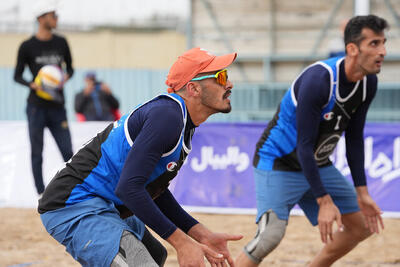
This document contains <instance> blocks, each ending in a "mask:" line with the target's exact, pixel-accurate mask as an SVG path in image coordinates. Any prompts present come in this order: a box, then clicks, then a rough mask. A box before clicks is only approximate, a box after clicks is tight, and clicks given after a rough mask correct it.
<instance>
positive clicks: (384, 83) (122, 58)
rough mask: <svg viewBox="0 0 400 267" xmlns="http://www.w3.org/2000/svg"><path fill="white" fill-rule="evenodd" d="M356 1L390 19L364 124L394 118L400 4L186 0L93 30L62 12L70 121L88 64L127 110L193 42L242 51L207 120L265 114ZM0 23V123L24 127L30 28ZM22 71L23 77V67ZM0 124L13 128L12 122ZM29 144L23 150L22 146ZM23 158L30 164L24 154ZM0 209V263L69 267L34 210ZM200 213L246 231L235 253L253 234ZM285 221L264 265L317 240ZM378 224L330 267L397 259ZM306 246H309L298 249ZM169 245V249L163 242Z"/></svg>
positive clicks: (303, 257) (300, 223)
mask: <svg viewBox="0 0 400 267" xmlns="http://www.w3.org/2000/svg"><path fill="white" fill-rule="evenodd" d="M358 5H361V6H358ZM363 8H364V9H365V8H367V9H368V8H369V10H370V13H373V14H376V15H379V16H382V17H384V18H385V19H387V20H388V22H389V23H390V25H391V29H390V31H389V32H388V34H387V38H388V43H387V50H388V55H387V57H386V60H385V63H384V64H383V68H382V72H381V73H380V74H379V81H380V83H379V91H378V94H377V97H376V99H375V100H374V102H373V105H372V108H371V110H370V112H369V114H368V121H369V122H372V121H380V122H381V121H385V122H388V123H393V125H396V122H398V121H399V120H400V83H399V75H398V71H399V66H400V45H399V44H400V19H399V18H400V17H399V15H398V14H399V12H400V2H399V1H393V0H392V1H390V0H370V1H352V0H304V1H296V2H294V1H290V0H279V1H278V0H268V1H265V0H249V1H239V0H233V1H229V2H227V1H223V0H191V1H189V9H190V11H189V17H187V18H186V17H185V18H181V17H175V16H154V17H151V18H149V19H148V20H146V21H135V20H132V22H131V23H129V24H127V25H117V26H116V25H112V24H107V25H94V26H91V27H80V25H79V24H71V23H69V24H67V23H63V19H62V12H59V13H60V20H59V26H58V32H60V33H61V34H63V35H64V36H66V38H67V40H68V42H69V45H70V48H71V52H72V56H73V60H74V61H73V64H74V68H75V74H74V76H73V78H72V79H71V80H70V81H69V82H68V83H67V85H66V87H65V93H66V108H67V111H68V118H69V120H70V122H71V124H73V125H74V126H76V127H79V125H78V124H77V123H75V114H74V112H73V98H74V95H75V93H77V92H78V91H79V90H80V89H81V88H82V85H83V77H84V73H85V72H86V71H87V70H89V69H90V70H96V71H97V74H98V77H99V78H100V79H101V80H103V81H105V82H106V83H108V84H109V85H110V86H111V88H112V90H113V93H114V94H115V95H116V96H117V97H118V98H119V100H120V103H121V108H120V109H121V111H122V112H128V111H130V110H131V108H132V107H134V106H136V105H137V104H139V103H141V102H142V101H144V100H146V99H148V98H150V97H152V96H154V95H155V94H158V93H163V92H165V89H166V86H165V85H164V81H165V77H166V75H167V72H168V68H169V67H170V65H171V64H172V63H173V61H174V60H175V59H176V57H177V56H178V55H179V54H181V53H182V52H183V51H184V50H185V49H186V48H188V47H193V46H200V47H204V48H207V49H209V50H211V51H212V52H214V53H216V54H223V53H227V52H231V51H236V52H238V55H239V56H238V59H237V63H235V64H234V65H233V66H232V68H230V72H229V75H230V79H231V80H232V81H233V82H234V84H235V88H234V93H233V94H232V105H233V111H232V112H231V113H230V114H228V115H226V114H224V115H215V116H212V117H211V118H210V121H213V122H216V121H218V122H254V121H268V120H269V119H271V117H272V115H273V113H274V112H275V109H276V105H277V103H278V102H279V100H280V98H281V96H282V95H283V93H284V92H285V90H286V89H287V87H288V86H289V83H290V82H291V81H292V79H293V78H294V77H295V76H297V74H298V73H299V72H300V71H301V69H302V68H303V67H304V66H305V65H306V64H308V63H311V62H313V61H315V60H318V59H323V58H325V57H326V56H327V55H328V52H329V43H330V41H331V40H332V39H335V38H340V35H341V32H340V30H339V25H340V22H341V21H342V20H343V19H347V18H350V17H351V16H352V15H354V12H355V11H356V10H358V12H363V10H362V9H363ZM0 25H1V26H0V31H1V32H0V47H1V49H0V120H2V121H3V122H4V121H12V122H15V121H16V122H17V123H22V124H23V123H25V105H26V96H27V93H28V92H27V90H26V88H24V87H22V86H20V85H18V84H16V83H15V82H14V81H13V78H12V77H13V71H14V65H15V61H16V53H17V49H18V46H19V44H20V43H21V42H22V41H23V40H24V39H26V38H27V37H28V36H30V35H31V34H32V33H33V27H32V26H26V25H21V24H18V23H15V22H13V23H11V24H8V22H4V21H2V20H0ZM26 75H27V77H29V73H28V71H26ZM0 125H2V124H0ZM0 127H1V128H2V130H3V131H8V132H9V134H11V133H12V129H8V128H7V129H6V128H5V127H4V126H3V127H2V126H0ZM26 138H27V137H26ZM47 139H48V137H47ZM2 142H5V143H6V142H7V140H2ZM73 142H74V140H73ZM5 143H2V145H4V144H5ZM53 145H54V144H53ZM28 150H29V148H28V147H26V153H29V151H28ZM45 160H46V158H45ZM16 161H18V159H16ZM0 164H2V166H1V167H2V169H5V168H7V166H5V163H4V161H3V162H0ZM22 165H24V168H30V167H29V165H30V164H29V162H28V161H27V162H23V164H22ZM28 179H31V177H29V178H28ZM0 190H1V189H0ZM20 197H23V196H20ZM0 214H2V215H1V218H2V220H1V222H0V226H1V227H0V229H1V235H0V236H1V237H0V256H2V257H1V258H2V260H0V266H3V265H4V266H10V265H13V264H14V265H15V264H28V265H32V266H55V265H54V264H55V263H56V262H58V264H57V266H72V264H73V261H72V260H71V259H70V257H69V256H68V255H66V254H65V253H63V252H62V251H63V248H62V247H60V246H59V245H57V244H56V243H54V242H53V240H51V239H49V238H48V236H46V235H45V233H44V230H43V229H42V228H41V226H40V224H39V222H38V219H37V217H35V216H36V215H35V213H34V211H33V209H19V208H15V207H12V208H10V207H7V206H6V207H3V208H1V209H0ZM199 216H200V217H201V218H203V220H204V221H205V222H206V225H208V226H209V224H208V222H210V224H211V226H210V228H212V229H214V228H213V226H214V227H215V228H216V229H220V230H221V231H224V230H226V224H231V225H232V229H229V231H231V232H238V233H243V234H244V235H245V239H244V240H243V241H240V242H239V243H238V244H234V247H233V248H232V249H233V252H234V253H233V254H234V255H237V253H238V252H239V250H240V249H241V247H242V246H243V245H244V244H245V241H247V240H249V239H250V238H251V236H252V235H253V234H254V229H255V226H254V225H253V218H252V216H244V215H243V216H239V215H235V216H227V215H204V214H199ZM3 218H7V219H5V220H4V219H3ZM292 220H293V222H291V224H289V227H290V228H289V230H288V233H287V239H288V241H284V242H283V243H282V244H281V247H280V249H278V251H277V252H274V253H273V254H272V255H271V257H270V258H269V259H268V260H267V261H266V262H265V263H264V264H273V265H274V266H304V265H305V264H306V262H307V260H309V259H310V258H311V256H312V255H313V254H315V253H316V252H317V251H318V249H319V247H321V244H320V242H318V241H319V240H318V234H317V231H316V229H314V228H312V227H311V226H308V225H307V222H306V221H305V219H304V217H295V218H293V219H292ZM385 222H386V223H387V229H386V230H385V232H384V233H383V234H382V235H380V236H377V237H374V238H372V239H371V240H368V241H367V242H366V244H365V245H364V244H363V245H361V246H360V248H359V249H358V250H357V249H356V250H355V251H354V253H353V252H352V253H351V254H350V255H349V256H347V257H346V258H344V259H343V260H342V261H341V262H340V263H338V265H337V266H350V265H360V266H386V265H391V266H392V265H400V253H399V252H398V251H399V244H398V241H397V242H396V240H395V239H394V237H396V236H399V234H400V232H399V228H400V222H399V221H398V220H396V219H385ZM299 229H301V230H300V231H299ZM304 233H310V234H309V235H304ZM17 239H19V240H17ZM49 244H50V246H49ZM303 244H307V246H304V247H302V246H303ZM383 244H385V246H383ZM36 245H37V246H36ZM299 248H303V249H304V250H302V249H299ZM279 250H281V252H279ZM371 251H373V252H374V253H370V252H371ZM169 252H170V254H174V252H173V250H171V248H170V247H169ZM3 253H4V254H3ZM169 264H170V265H169V266H176V261H174V260H173V256H172V257H169ZM17 266H19V265H17ZM24 266H27V265H24Z"/></svg>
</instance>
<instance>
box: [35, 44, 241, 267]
mask: <svg viewBox="0 0 400 267" xmlns="http://www.w3.org/2000/svg"><path fill="white" fill-rule="evenodd" d="M235 58H236V53H233V54H228V55H223V56H215V55H212V54H210V53H209V52H207V51H206V50H203V49H200V48H193V49H191V50H189V51H187V52H185V53H184V54H183V55H182V56H180V57H179V58H178V59H177V61H176V62H175V63H174V64H173V66H172V67H171V69H170V72H169V74H168V78H167V81H166V84H167V85H168V86H169V88H168V92H169V94H163V95H159V96H157V97H155V98H153V99H151V100H149V101H148V102H146V103H144V104H142V105H140V106H139V107H136V108H135V109H134V110H133V111H132V112H131V113H129V114H127V115H124V116H123V117H122V118H121V119H120V120H118V121H116V122H114V123H113V124H110V125H109V126H108V127H107V128H106V129H105V130H104V131H102V132H101V133H99V134H97V136H96V137H94V138H93V139H91V140H90V141H89V142H88V143H87V144H86V145H85V146H84V147H83V148H82V149H81V150H80V151H78V153H77V154H75V155H74V156H73V157H72V159H71V160H70V161H69V162H68V163H67V165H66V167H65V168H63V169H62V170H60V171H59V172H58V173H57V174H56V176H55V177H54V178H53V180H52V181H51V182H50V184H49V185H48V187H47V188H46V190H45V192H44V195H43V198H42V199H40V200H39V207H38V211H39V213H40V214H41V219H42V222H43V224H44V226H45V227H46V229H47V231H48V232H49V233H50V234H51V235H52V236H53V237H54V238H55V239H56V240H57V241H59V242H60V243H61V244H63V245H64V246H65V247H66V250H67V251H68V252H69V253H70V254H71V255H72V256H73V257H74V258H75V259H76V260H77V261H79V262H80V263H81V264H82V265H83V266H112V267H115V266H162V265H163V264H164V262H165V259H166V256H167V255H166V254H167V253H166V249H165V248H164V247H163V246H162V245H161V244H160V243H159V242H158V241H157V240H156V239H155V238H154V237H153V236H152V235H151V234H150V232H149V231H148V230H147V229H146V227H145V225H147V226H148V227H150V228H151V229H152V230H154V231H155V232H156V233H157V234H158V235H159V236H160V237H162V238H164V239H165V240H167V241H168V242H169V243H170V244H171V245H172V246H173V247H174V248H175V249H176V251H177V256H178V262H179V265H180V266H205V263H204V257H206V258H207V260H208V261H209V262H210V263H211V264H212V266H226V262H228V264H229V265H230V266H233V260H232V258H231V256H230V253H229V251H228V248H227V242H228V241H229V240H239V239H241V238H242V236H240V235H232V234H221V233H213V232H211V231H209V230H208V229H207V228H206V227H205V226H203V225H202V224H200V223H199V222H197V221H196V220H195V219H194V218H193V217H191V216H190V215H189V214H188V213H187V212H186V211H185V210H183V209H182V207H181V206H180V205H179V204H178V203H177V201H176V200H175V199H174V197H173V195H172V194H171V192H170V191H169V190H168V185H169V183H170V181H171V180H172V179H173V178H174V177H175V176H176V175H177V173H178V170H179V169H180V168H181V166H182V164H183V162H184V160H185V158H186V156H187V155H188V153H189V152H190V151H191V139H192V136H193V133H194V130H195V128H196V127H197V126H198V125H200V124H201V123H202V122H204V121H205V120H206V119H207V118H208V117H209V116H210V115H212V114H214V113H218V112H223V113H227V112H229V111H230V110H231V104H230V100H229V96H230V94H231V89H232V87H233V85H232V83H231V82H230V81H229V80H228V76H227V70H226V69H225V68H226V67H228V66H229V65H230V64H231V63H232V62H233V61H234V60H235ZM133 215H134V216H133Z"/></svg>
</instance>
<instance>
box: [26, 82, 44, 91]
mask: <svg viewBox="0 0 400 267" xmlns="http://www.w3.org/2000/svg"><path fill="white" fill-rule="evenodd" d="M29 87H30V88H31V89H32V90H34V91H40V90H43V88H42V86H40V85H38V84H36V83H35V82H31V83H30V84H29Z"/></svg>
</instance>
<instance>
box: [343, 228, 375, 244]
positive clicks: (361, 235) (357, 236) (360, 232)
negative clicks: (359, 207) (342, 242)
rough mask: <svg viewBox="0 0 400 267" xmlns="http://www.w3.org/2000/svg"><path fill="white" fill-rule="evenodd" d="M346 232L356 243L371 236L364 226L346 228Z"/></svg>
mask: <svg viewBox="0 0 400 267" xmlns="http://www.w3.org/2000/svg"><path fill="white" fill-rule="evenodd" d="M347 230H348V231H349V232H350V234H351V236H352V238H353V240H356V241H358V242H361V241H363V240H365V239H367V238H368V237H370V236H371V235H372V233H371V231H370V230H369V229H368V228H366V227H365V226H364V225H360V226H359V227H354V226H353V227H350V228H348V229H347Z"/></svg>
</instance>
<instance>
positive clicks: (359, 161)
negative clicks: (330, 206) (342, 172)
mask: <svg viewBox="0 0 400 267" xmlns="http://www.w3.org/2000/svg"><path fill="white" fill-rule="evenodd" d="M339 79H340V80H339V84H340V88H339V93H340V95H341V97H342V98H345V97H346V96H347V95H349V94H350V92H351V91H352V90H353V88H354V86H355V84H356V83H354V82H350V81H348V80H347V78H346V74H345V70H344V61H342V62H341V64H340V71H339ZM294 90H295V95H296V99H297V109H296V119H297V122H296V123H297V131H298V132H297V133H298V135H297V155H298V159H299V162H300V165H301V168H302V170H303V172H304V174H305V176H306V178H307V179H308V182H309V183H310V186H311V190H312V192H313V194H314V196H315V197H321V196H323V195H325V194H327V193H326V191H325V188H324V186H323V185H322V182H321V179H320V176H319V172H318V166H317V164H316V162H315V159H314V152H313V148H314V145H315V142H316V139H317V136H318V129H319V123H320V116H321V111H322V107H323V106H324V105H325V104H326V103H327V101H328V99H329V93H330V76H329V72H328V70H327V69H326V68H324V67H322V66H321V65H315V66H312V67H310V68H309V69H307V70H306V71H305V72H304V73H303V75H302V76H301V77H300V80H299V81H298V82H297V83H296V86H295V88H294ZM376 91H377V77H376V75H368V76H367V97H366V100H365V101H364V102H363V103H362V104H361V105H360V106H359V107H358V108H357V110H356V112H355V113H354V114H352V117H351V120H350V123H349V126H348V127H347V129H346V131H345V138H346V156H347V161H348V164H349V167H350V170H351V174H352V178H353V180H354V184H355V186H362V185H366V177H365V171H364V138H363V130H364V125H365V120H366V116H367V111H368V108H369V105H370V103H371V101H372V99H373V98H374V96H375V94H376Z"/></svg>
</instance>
